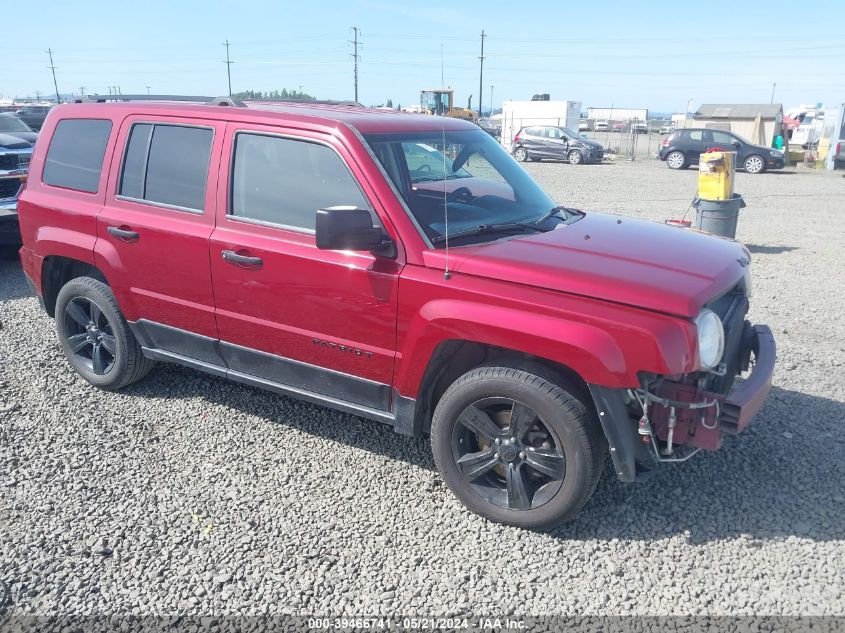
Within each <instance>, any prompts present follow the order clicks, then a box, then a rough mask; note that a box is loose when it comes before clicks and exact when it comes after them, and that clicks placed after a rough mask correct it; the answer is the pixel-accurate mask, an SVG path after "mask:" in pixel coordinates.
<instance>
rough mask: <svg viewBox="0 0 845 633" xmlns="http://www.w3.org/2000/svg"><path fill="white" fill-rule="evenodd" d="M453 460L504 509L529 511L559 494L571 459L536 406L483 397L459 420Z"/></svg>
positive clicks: (480, 492)
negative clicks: (535, 408)
mask: <svg viewBox="0 0 845 633" xmlns="http://www.w3.org/2000/svg"><path fill="white" fill-rule="evenodd" d="M452 456H453V458H454V460H455V462H456V463H457V465H458V467H459V469H460V471H461V474H462V476H463V477H464V480H465V481H466V483H467V484H468V485H469V486H470V487H471V488H472V490H474V491H475V493H476V494H478V495H479V496H480V497H482V498H483V499H485V500H486V501H488V502H489V503H492V504H494V505H496V506H498V507H500V508H507V509H510V510H529V509H532V508H538V507H540V506H542V505H544V504H545V503H547V502H548V501H549V500H550V499H551V498H553V497H554V496H555V495H556V494H557V492H558V491H559V490H560V487H561V485H562V484H563V478H564V476H565V473H566V457H565V455H564V453H563V449H562V448H561V445H560V442H559V440H558V439H557V437H556V435H555V433H554V432H553V431H552V430H551V429H550V428H549V427H548V426H546V425H545V424H544V423H543V420H542V419H541V418H540V416H539V415H538V414H537V412H536V411H534V410H533V409H532V408H531V407H529V406H527V405H525V404H523V403H521V402H517V401H516V400H512V399H510V398H484V399H482V400H478V401H476V402H474V403H472V404H471V405H470V406H468V407H467V408H466V409H464V411H463V412H462V413H461V414H460V415H459V416H458V423H457V424H456V425H455V426H454V429H453V432H452Z"/></svg>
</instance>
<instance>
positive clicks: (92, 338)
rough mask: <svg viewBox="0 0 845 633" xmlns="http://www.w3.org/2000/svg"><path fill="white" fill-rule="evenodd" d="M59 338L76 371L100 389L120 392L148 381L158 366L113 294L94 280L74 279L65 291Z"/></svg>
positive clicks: (58, 311)
mask: <svg viewBox="0 0 845 633" xmlns="http://www.w3.org/2000/svg"><path fill="white" fill-rule="evenodd" d="M56 332H57V334H58V336H59V342H60V343H61V346H62V351H63V352H64V353H65V356H67V359H68V360H69V361H70V364H71V366H72V367H73V368H74V369H75V370H76V372H77V373H78V374H79V375H80V376H82V377H83V378H84V379H85V380H87V381H88V382H90V383H91V384H92V385H94V386H95V387H99V388H101V389H107V390H114V389H120V388H121V387H125V386H127V385H129V384H132V383H133V382H136V381H138V380H140V379H141V378H143V377H144V376H146V375H147V373H148V372H149V371H150V369H151V368H152V366H153V361H151V360H150V359H148V358H147V357H145V356H144V354H143V352H142V351H141V346H140V345H139V344H138V341H137V340H136V339H135V336H134V335H133V334H132V330H130V329H129V324H128V323H127V322H126V319H125V318H124V316H123V313H122V312H121V311H120V308H119V307H118V305H117V299H115V296H114V293H112V291H111V288H109V287H108V286H107V285H106V284H104V283H103V282H101V281H98V280H97V279H94V278H92V277H77V278H76V279H71V280H70V281H69V282H68V283H66V284H65V285H64V286H63V287H62V289H61V290H60V291H59V296H58V297H57V299H56Z"/></svg>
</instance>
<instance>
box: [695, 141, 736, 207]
mask: <svg viewBox="0 0 845 633" xmlns="http://www.w3.org/2000/svg"><path fill="white" fill-rule="evenodd" d="M735 159H736V152H708V153H706V154H702V155H701V157H700V158H699V161H698V197H699V198H701V199H703V200H730V199H731V197H732V196H733V193H734V174H735V173H736V165H735V162H736V160H735Z"/></svg>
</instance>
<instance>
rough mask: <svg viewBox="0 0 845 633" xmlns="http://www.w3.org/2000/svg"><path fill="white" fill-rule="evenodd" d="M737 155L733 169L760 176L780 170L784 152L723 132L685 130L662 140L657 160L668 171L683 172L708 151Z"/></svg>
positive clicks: (698, 129)
mask: <svg viewBox="0 0 845 633" xmlns="http://www.w3.org/2000/svg"><path fill="white" fill-rule="evenodd" d="M717 150H722V151H728V152H736V166H737V168H741V169H744V170H745V171H746V173H749V174H761V173H763V172H764V171H766V170H768V169H783V165H784V158H783V152H781V151H779V150H776V149H772V148H770V147H763V146H762V145H752V144H751V143H749V142H748V141H746V140H745V139H744V138H742V137H741V136H737V135H736V134H734V133H732V132H726V131H725V130H710V129H704V128H685V129H683V130H675V131H674V132H672V134H670V135H669V136H667V137H666V138H665V139H663V144H662V145H661V147H660V160H663V161H666V165H667V166H668V167H669V169H686V168H687V167H689V166H690V165H695V164H697V163H698V160H699V156H701V154H704V153H705V152H708V151H717Z"/></svg>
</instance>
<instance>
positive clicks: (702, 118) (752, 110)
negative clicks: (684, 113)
mask: <svg viewBox="0 0 845 633" xmlns="http://www.w3.org/2000/svg"><path fill="white" fill-rule="evenodd" d="M758 117H759V122H758ZM691 119H692V120H689V121H687V125H686V127H704V128H716V129H719V130H727V131H729V132H733V133H734V134H738V135H739V136H741V137H743V138H745V139H747V140H749V141H751V142H752V143H757V144H759V145H765V146H766V147H770V146H771V145H772V142H773V141H774V139H775V137H776V136H778V134H782V129H783V106H782V105H781V104H779V103H759V104H758V103H705V104H702V105H701V106H700V107H699V108H698V110H696V112H695V114H693V115H692V117H691Z"/></svg>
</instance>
